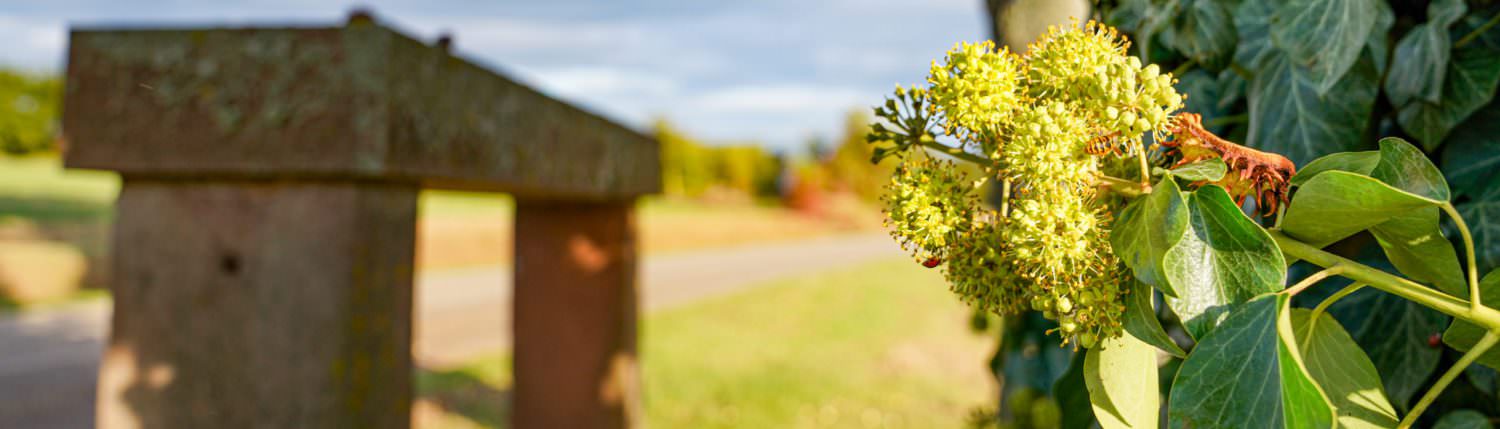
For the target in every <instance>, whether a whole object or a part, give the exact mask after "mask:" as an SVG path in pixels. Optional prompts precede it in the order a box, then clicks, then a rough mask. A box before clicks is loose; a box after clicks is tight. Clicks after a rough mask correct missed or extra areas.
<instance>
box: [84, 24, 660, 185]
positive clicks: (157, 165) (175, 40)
mask: <svg viewBox="0 0 1500 429" xmlns="http://www.w3.org/2000/svg"><path fill="white" fill-rule="evenodd" d="M66 82H67V88H66V91H65V106H66V107H65V109H64V115H63V130H64V135H65V138H66V140H67V143H66V146H67V147H66V158H65V159H66V163H67V165H68V166H69V167H75V168H93V169H104V170H114V171H120V172H122V173H126V174H131V175H134V176H138V177H146V176H154V177H187V178H192V177H216V178H224V177H248V178H257V177H279V178H287V177H304V178H352V179H363V180H382V181H405V182H419V183H421V184H422V185H423V186H425V187H430V188H453V189H468V190H485V191H502V192H511V193H515V194H517V195H519V196H524V197H535V198H569V199H600V200H607V199H618V198H622V197H631V196H637V195H642V194H647V193H654V192H657V191H658V190H659V188H660V172H659V160H658V152H657V144H656V142H655V141H654V140H653V139H651V138H649V137H646V136H644V135H642V134H640V133H638V132H636V131H633V130H631V129H629V128H626V127H623V126H620V125H617V124H614V123H612V122H609V121H607V120H605V119H602V118H600V117H598V116H596V115H594V114H591V113H588V112H585V111H583V110H580V109H578V108H575V107H572V106H570V105H568V104H566V103H563V102H561V101H558V100H555V99H552V98H549V97H547V96H545V95H542V94H540V93H538V92H536V91H535V90H532V89H530V88H527V87H525V86H524V85H520V84H518V83H516V82H514V81H512V80H510V79H508V78H506V77H505V76H503V75H501V74H499V73H496V72H494V71H491V70H487V69H485V68H483V67H480V66H478V65H475V64H474V63H471V62H469V61H466V60H463V59H460V58H457V57H454V56H452V55H451V54H449V53H448V52H447V50H446V49H444V48H441V47H436V46H428V45H425V44H422V43H420V42H418V41H416V40H413V39H412V38H410V37H407V36H405V35H402V34H400V33H398V32H396V31H393V30H391V29H389V28H386V27H384V26H381V25H379V24H376V23H373V22H370V21H368V20H354V21H352V22H351V23H350V24H349V25H346V26H343V27H324V28H214V29H181V30H133V29H132V30H114V29H87V30H74V31H73V32H72V34H71V36H70V48H69V51H68V70H67V79H66Z"/></svg>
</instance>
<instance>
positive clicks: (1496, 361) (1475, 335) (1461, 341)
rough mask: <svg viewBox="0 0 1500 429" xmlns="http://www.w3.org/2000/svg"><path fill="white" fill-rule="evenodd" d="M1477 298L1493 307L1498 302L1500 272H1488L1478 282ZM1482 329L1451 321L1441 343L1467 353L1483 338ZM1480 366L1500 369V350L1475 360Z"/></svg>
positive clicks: (1463, 322) (1493, 349)
mask: <svg viewBox="0 0 1500 429" xmlns="http://www.w3.org/2000/svg"><path fill="white" fill-rule="evenodd" d="M1479 296H1480V297H1483V299H1482V301H1481V302H1482V303H1487V304H1486V305H1489V306H1493V305H1495V303H1497V302H1500V270H1494V271H1490V272H1489V274H1485V275H1484V278H1483V279H1481V280H1479ZM1484 332H1485V330H1484V328H1481V327H1479V325H1475V324H1473V323H1469V322H1467V321H1464V320H1463V319H1453V324H1451V325H1448V330H1447V331H1444V332H1443V343H1444V344H1447V345H1448V346H1449V347H1452V348H1455V349H1458V350H1459V351H1465V352H1467V351H1469V349H1471V348H1473V347H1474V343H1478V342H1479V339H1480V338H1482V337H1484ZM1475 362H1478V363H1479V364H1481V365H1484V366H1488V367H1490V368H1494V369H1500V349H1497V348H1493V347H1492V348H1490V349H1489V350H1487V351H1485V352H1484V354H1482V355H1479V359H1477V360H1475Z"/></svg>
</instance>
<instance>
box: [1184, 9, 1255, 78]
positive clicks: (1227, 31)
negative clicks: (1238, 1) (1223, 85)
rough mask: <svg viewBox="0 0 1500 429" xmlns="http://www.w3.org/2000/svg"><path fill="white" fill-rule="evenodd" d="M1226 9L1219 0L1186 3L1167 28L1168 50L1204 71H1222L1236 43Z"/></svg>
mask: <svg viewBox="0 0 1500 429" xmlns="http://www.w3.org/2000/svg"><path fill="white" fill-rule="evenodd" d="M1230 7H1231V5H1230V4H1228V2H1226V1H1222V0H1191V1H1189V2H1188V4H1187V5H1186V6H1184V8H1183V10H1182V11H1180V12H1178V14H1177V16H1176V19H1174V20H1173V22H1172V25H1171V26H1169V27H1168V31H1169V32H1171V35H1170V37H1168V39H1167V40H1169V41H1171V43H1169V45H1170V46H1169V47H1171V48H1172V49H1175V50H1177V51H1178V52H1181V53H1182V54H1183V55H1185V56H1187V57H1188V58H1191V59H1193V60H1194V61H1197V62H1198V63H1199V64H1202V65H1204V66H1205V67H1208V68H1210V69H1214V70H1220V69H1223V68H1224V66H1225V65H1227V64H1228V63H1229V60H1230V59H1231V57H1232V56H1233V55H1234V48H1235V45H1236V44H1238V43H1239V34H1238V33H1236V32H1235V30H1234V18H1233V17H1232V16H1230V14H1229V8H1230Z"/></svg>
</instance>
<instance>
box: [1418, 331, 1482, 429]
mask: <svg viewBox="0 0 1500 429" xmlns="http://www.w3.org/2000/svg"><path fill="white" fill-rule="evenodd" d="M1496 341H1500V335H1496V334H1495V331H1489V332H1485V333H1484V337H1483V338H1480V339H1479V342H1478V343H1475V344H1474V348H1472V349H1469V351H1468V352H1466V353H1464V356H1463V357H1461V358H1458V362H1455V363H1454V364H1453V367H1452V368H1448V372H1445V373H1443V377H1442V378H1439V379H1438V381H1437V383H1434V384H1433V385H1432V388H1430V389H1427V393H1425V394H1422V400H1420V401H1417V405H1416V406H1414V407H1411V412H1410V413H1406V417H1405V418H1402V419H1401V424H1400V425H1397V426H1396V427H1397V428H1399V429H1406V428H1409V427H1411V425H1412V424H1414V423H1416V422H1417V417H1421V416H1422V412H1423V411H1426V410H1427V406H1429V405H1432V401H1435V400H1437V397H1438V394H1441V393H1443V389H1446V388H1448V383H1452V382H1453V380H1454V379H1456V378H1458V375H1459V374H1463V372H1464V368H1468V367H1469V365H1470V364H1473V363H1474V360H1475V359H1479V356H1480V355H1482V354H1484V352H1486V351H1489V349H1490V347H1493V346H1494V345H1495V342H1496Z"/></svg>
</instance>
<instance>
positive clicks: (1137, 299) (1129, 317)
mask: <svg viewBox="0 0 1500 429" xmlns="http://www.w3.org/2000/svg"><path fill="white" fill-rule="evenodd" d="M1154 298H1155V294H1154V293H1152V292H1151V286H1150V285H1147V284H1145V283H1142V282H1140V281H1138V280H1131V281H1130V294H1129V295H1126V296H1125V322H1124V325H1125V332H1128V333H1130V335H1133V336H1135V337H1136V338H1138V339H1140V340H1141V341H1145V342H1146V344H1150V345H1153V346H1156V348H1159V349H1162V351H1165V352H1167V353H1171V354H1172V356H1177V357H1187V352H1184V351H1182V348H1181V347H1178V346H1177V342H1175V341H1172V337H1170V336H1167V331H1166V330H1165V329H1162V327H1161V321H1158V320H1156V307H1155V306H1154V305H1153V304H1152V302H1153V301H1155V299H1154Z"/></svg>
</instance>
